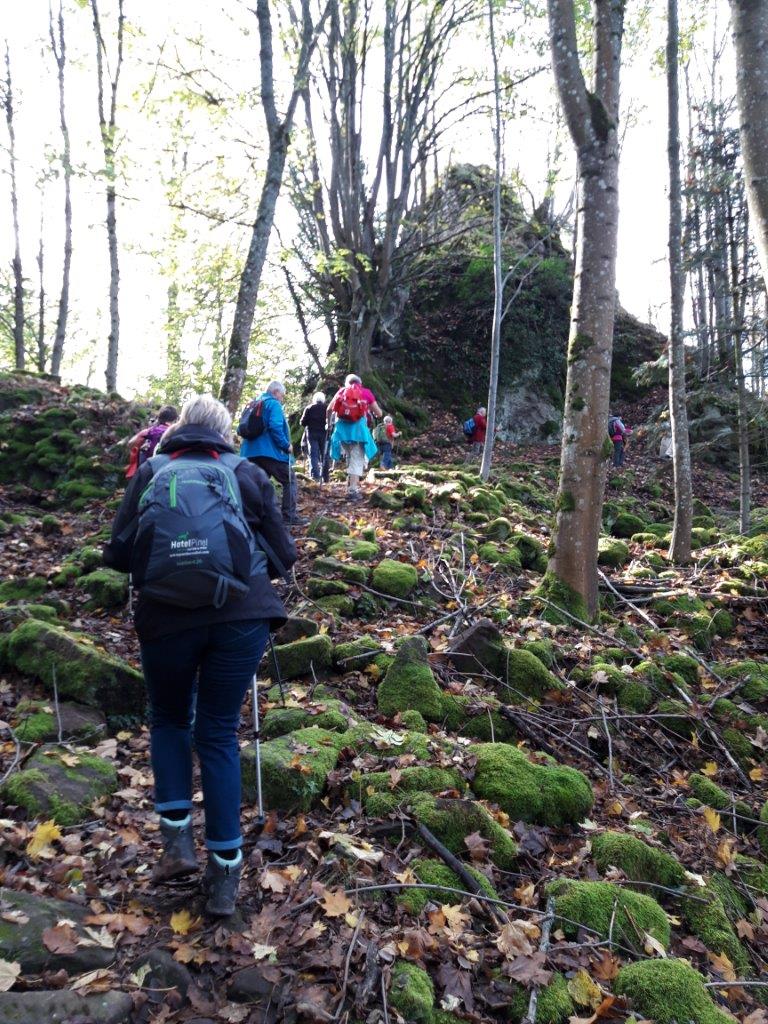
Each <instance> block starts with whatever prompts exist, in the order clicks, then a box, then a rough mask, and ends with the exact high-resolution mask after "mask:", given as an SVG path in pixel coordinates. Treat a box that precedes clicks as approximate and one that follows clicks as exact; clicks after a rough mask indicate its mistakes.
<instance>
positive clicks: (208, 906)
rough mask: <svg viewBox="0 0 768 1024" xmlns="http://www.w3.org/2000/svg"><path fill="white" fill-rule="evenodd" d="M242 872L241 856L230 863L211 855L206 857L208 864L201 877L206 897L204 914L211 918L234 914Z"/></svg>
mask: <svg viewBox="0 0 768 1024" xmlns="http://www.w3.org/2000/svg"><path fill="white" fill-rule="evenodd" d="M242 871H243V858H242V855H240V856H239V857H238V859H237V860H233V861H231V862H228V861H225V860H224V859H223V858H222V857H216V856H215V855H214V854H213V853H210V854H209V855H208V864H207V865H206V868H205V874H204V875H203V891H204V892H205V894H206V896H207V897H208V899H207V900H206V902H205V912H206V914H210V915H211V916H212V917H230V915H232V914H234V912H235V899H236V898H237V890H238V889H239V887H240V875H241V874H242Z"/></svg>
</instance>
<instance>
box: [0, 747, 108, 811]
mask: <svg viewBox="0 0 768 1024" xmlns="http://www.w3.org/2000/svg"><path fill="white" fill-rule="evenodd" d="M116 789H117V772H116V770H115V766H114V765H113V764H112V763H111V762H109V761H105V760H104V759H103V758H100V757H95V756H94V755H93V754H84V753H82V752H80V753H71V752H70V751H68V750H67V749H66V748H64V747H58V746H56V745H54V744H46V745H45V746H43V747H41V748H40V750H38V751H36V752H35V754H34V755H33V756H32V757H31V758H30V759H29V761H27V762H26V765H25V767H24V769H23V770H22V771H20V772H16V773H15V774H13V775H11V776H9V778H8V779H7V780H6V782H5V783H4V784H3V785H2V787H0V794H1V795H2V798H3V800H4V801H5V802H6V803H9V804H15V805H16V806H17V807H21V808H23V809H24V810H25V811H26V812H27V814H28V815H29V817H30V818H40V817H42V818H52V819H53V820H54V821H55V822H56V823H57V824H59V825H76V824H77V823H78V822H80V821H85V820H86V819H87V818H88V817H93V816H94V811H93V809H92V805H93V802H94V800H96V799H97V798H98V797H100V796H104V795H106V794H108V793H112V792H114V791H115V790H116Z"/></svg>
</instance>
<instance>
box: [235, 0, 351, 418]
mask: <svg viewBox="0 0 768 1024" xmlns="http://www.w3.org/2000/svg"><path fill="white" fill-rule="evenodd" d="M332 5H333V0H329V2H328V4H327V5H326V7H325V11H324V13H323V14H322V16H321V17H320V20H319V22H318V24H317V26H314V25H313V22H312V14H311V9H310V3H309V0H301V16H300V22H299V24H300V38H301V43H300V49H299V56H298V60H297V62H296V71H295V72H294V76H293V86H292V89H291V94H290V97H289V100H288V104H287V106H286V110H285V113H284V114H283V116H282V117H281V116H280V115H279V113H278V110H277V102H276V99H275V80H274V69H273V47H272V19H271V16H270V11H269V0H257V3H256V19H257V22H258V26H259V42H260V51H259V62H260V67H261V105H262V108H263V110H264V120H265V122H266V125H267V135H268V138H269V155H268V157H267V170H266V175H265V178H264V184H263V186H262V189H261V196H260V197H259V206H258V210H257V211H256V220H255V221H254V224H253V231H252V234H251V242H250V246H249V248H248V256H247V257H246V261H245V266H244V267H243V272H242V274H241V276H240V288H239V291H238V295H237V304H236V306H235V315H234V320H233V323H232V334H231V336H230V340H229V348H228V350H227V365H226V369H225V371H224V381H223V383H222V386H221V392H220V395H219V397H220V398H221V400H222V402H224V404H225V405H226V406H227V407H228V408H229V410H230V412H232V413H234V412H235V410H236V408H237V406H238V404H239V402H240V396H241V394H242V391H243V383H244V381H245V373H246V369H247V367H248V347H249V345H250V340H251V331H252V329H253V318H254V314H255V312H256V301H257V299H258V296H259V286H260V284H261V276H262V272H263V270H264V261H265V260H266V258H267V247H268V245H269V238H270V235H271V234H272V225H273V224H274V220H275V207H276V206H277V199H278V196H279V195H280V189H281V187H282V184H283V173H284V171H285V161H286V157H287V155H288V145H289V142H290V135H291V128H292V126H293V119H294V115H295V113H296V104H297V103H298V100H299V96H300V94H301V91H302V89H304V88H305V86H306V78H307V73H308V69H309V61H310V58H311V56H312V51H313V50H314V48H315V46H316V45H317V39H318V35H319V33H320V31H321V30H322V26H323V24H324V22H325V20H326V18H327V16H328V12H329V9H330V7H331V6H332Z"/></svg>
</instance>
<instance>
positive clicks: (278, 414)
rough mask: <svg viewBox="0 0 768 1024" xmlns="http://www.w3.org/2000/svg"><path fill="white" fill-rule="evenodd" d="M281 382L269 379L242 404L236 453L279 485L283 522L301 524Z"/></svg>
mask: <svg viewBox="0 0 768 1024" xmlns="http://www.w3.org/2000/svg"><path fill="white" fill-rule="evenodd" d="M284 402H285V386H284V385H283V384H281V383H280V381H279V380H273V381H272V383H271V384H269V385H268V386H267V388H266V390H265V391H264V393H263V394H262V395H260V396H259V397H258V398H254V399H253V400H252V401H251V402H249V403H248V405H246V407H245V409H244V410H243V413H242V415H241V416H240V422H239V423H238V426H237V432H238V434H239V435H240V437H241V438H242V439H243V443H242V444H241V445H240V455H241V456H242V457H243V458H244V459H248V461H249V462H253V463H255V464H256V465H257V466H260V467H261V469H263V470H264V472H265V473H266V474H267V476H268V477H271V478H272V479H273V480H277V482H278V483H279V484H280V486H281V487H282V491H283V494H282V498H281V501H280V504H281V508H282V512H283V522H284V523H286V524H287V525H288V526H303V525H304V524H305V523H306V522H307V520H306V519H304V518H303V517H302V516H300V515H298V514H297V512H296V489H295V485H294V477H293V473H292V469H291V455H292V454H293V445H292V444H291V435H290V433H289V432H288V420H287V419H286V418H285V412H284V411H283V403H284Z"/></svg>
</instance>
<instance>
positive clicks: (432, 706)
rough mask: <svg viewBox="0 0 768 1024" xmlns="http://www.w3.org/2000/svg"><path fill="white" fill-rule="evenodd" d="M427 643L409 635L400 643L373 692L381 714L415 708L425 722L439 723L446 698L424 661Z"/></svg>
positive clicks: (443, 714) (444, 708)
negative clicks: (384, 674)
mask: <svg viewBox="0 0 768 1024" xmlns="http://www.w3.org/2000/svg"><path fill="white" fill-rule="evenodd" d="M427 652H428V647H427V642H426V640H424V638H423V637H419V636H412V637H408V639H407V640H405V642H404V643H403V644H402V645H401V647H400V649H399V650H398V652H397V655H396V656H395V660H394V661H393V663H392V665H391V666H390V668H389V670H388V671H387V674H386V676H385V677H384V679H383V680H382V682H381V683H380V684H379V689H378V692H377V694H376V700H377V703H378V708H379V711H380V712H381V714H382V715H388V716H390V717H391V716H393V715H395V714H397V712H398V711H409V710H413V711H418V712H420V714H422V715H423V716H424V718H425V719H426V720H427V721H428V722H440V721H442V719H443V717H444V716H445V713H446V708H447V705H446V697H447V696H448V694H445V693H444V692H443V691H442V690H441V689H440V687H439V686H438V683H437V680H436V679H435V677H434V675H433V673H432V669H431V668H430V667H429V663H428V661H427Z"/></svg>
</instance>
